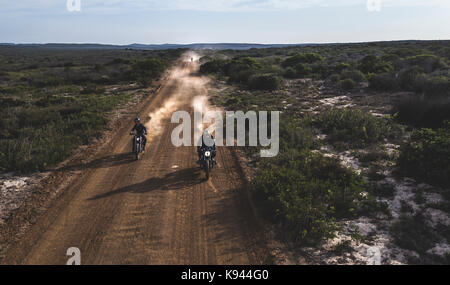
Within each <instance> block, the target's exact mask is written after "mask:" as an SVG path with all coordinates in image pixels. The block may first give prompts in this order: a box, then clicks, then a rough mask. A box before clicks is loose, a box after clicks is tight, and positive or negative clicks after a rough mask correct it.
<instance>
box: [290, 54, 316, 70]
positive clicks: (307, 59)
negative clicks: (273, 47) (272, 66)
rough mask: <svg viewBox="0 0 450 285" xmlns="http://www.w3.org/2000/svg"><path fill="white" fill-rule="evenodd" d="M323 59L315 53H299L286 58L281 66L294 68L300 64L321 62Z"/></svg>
mask: <svg viewBox="0 0 450 285" xmlns="http://www.w3.org/2000/svg"><path fill="white" fill-rule="evenodd" d="M322 60H323V57H322V56H321V55H320V54H317V53H301V54H296V55H294V56H292V57H289V58H287V59H286V60H285V61H284V62H283V63H282V65H283V66H284V67H294V66H297V65H298V64H301V63H314V62H317V61H322Z"/></svg>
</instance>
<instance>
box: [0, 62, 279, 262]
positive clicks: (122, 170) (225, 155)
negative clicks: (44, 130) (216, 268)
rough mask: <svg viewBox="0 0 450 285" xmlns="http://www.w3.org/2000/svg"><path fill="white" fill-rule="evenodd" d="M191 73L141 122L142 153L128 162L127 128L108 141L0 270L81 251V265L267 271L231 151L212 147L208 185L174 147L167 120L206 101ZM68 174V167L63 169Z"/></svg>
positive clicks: (178, 73) (182, 66)
mask: <svg viewBox="0 0 450 285" xmlns="http://www.w3.org/2000/svg"><path fill="white" fill-rule="evenodd" d="M197 68H198V66H197V65H196V63H191V62H190V58H189V59H188V60H184V61H183V60H180V62H179V63H178V64H177V66H176V67H174V68H173V69H172V70H171V72H170V74H169V76H168V78H167V79H166V81H165V82H164V83H163V85H162V87H161V88H160V90H159V91H158V92H157V93H156V94H154V95H152V96H151V97H150V98H149V99H148V100H146V101H145V102H144V104H146V105H145V106H144V107H143V108H142V111H141V112H140V115H141V117H142V118H144V119H145V118H146V117H147V115H148V114H150V116H151V117H152V121H151V123H150V124H148V127H149V133H150V135H149V142H148V148H147V153H145V154H144V156H143V157H142V159H141V160H139V161H134V160H133V157H132V155H131V154H130V150H131V137H130V136H129V135H128V132H129V129H131V125H127V124H125V125H124V126H123V127H122V128H120V129H118V130H117V132H115V133H114V137H113V139H112V140H111V141H112V143H111V144H110V145H109V147H108V148H106V150H105V151H104V152H102V154H101V155H99V156H97V157H95V159H94V160H92V161H91V162H89V163H87V164H86V165H83V166H72V167H73V168H74V169H77V170H79V171H82V175H81V178H80V179H77V180H76V181H75V183H71V184H70V185H68V186H67V187H65V189H64V192H63V194H62V195H61V196H60V197H58V199H57V200H56V201H54V202H53V203H52V206H51V207H50V208H49V209H48V210H47V211H46V212H45V214H43V215H42V216H41V217H39V219H37V222H36V223H35V224H33V225H32V226H31V227H30V228H29V229H28V230H27V232H26V233H25V234H24V235H23V237H22V238H21V239H20V240H18V241H17V242H14V244H13V245H11V246H10V247H9V248H8V250H7V252H6V254H5V257H4V258H3V260H2V263H4V264H65V263H66V262H67V260H68V258H69V257H68V256H66V251H67V249H68V248H70V247H78V248H79V249H80V251H81V263H82V264H267V263H271V259H270V257H269V254H268V251H267V249H266V247H265V243H264V241H263V240H261V237H262V235H261V233H260V232H259V229H258V227H257V226H256V223H255V220H254V216H253V214H252V211H251V210H250V206H249V202H248V200H247V198H246V197H247V196H246V194H245V190H244V187H245V186H244V185H245V182H244V180H243V174H242V170H241V168H240V166H239V165H238V161H237V159H236V156H235V154H234V152H233V150H232V149H230V148H228V147H219V148H218V151H217V160H218V162H219V166H218V167H217V168H215V169H213V172H212V179H211V180H210V181H209V182H205V181H204V179H203V177H204V174H203V173H202V172H201V171H200V170H199V168H198V165H197V164H196V163H195V161H196V159H197V157H196V150H195V147H179V148H176V147H174V146H173V145H172V143H171V139H170V138H171V132H172V130H173V128H175V127H176V124H171V123H170V116H171V112H173V111H175V110H177V109H179V110H188V111H191V112H192V100H193V99H194V97H196V96H206V95H207V90H206V88H205V84H204V82H205V81H204V80H205V79H204V78H202V77H199V76H196V75H195V71H196V70H197ZM69 167H71V166H69Z"/></svg>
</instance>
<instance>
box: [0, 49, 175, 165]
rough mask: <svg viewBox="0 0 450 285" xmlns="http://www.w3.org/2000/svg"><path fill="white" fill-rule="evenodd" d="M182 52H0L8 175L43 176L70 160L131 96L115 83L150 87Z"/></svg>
mask: <svg viewBox="0 0 450 285" xmlns="http://www.w3.org/2000/svg"><path fill="white" fill-rule="evenodd" d="M180 54H181V51H180V50H172V51H132V50H101V51H98V50H64V49H61V50H59V49H55V50H53V49H52V50H49V49H45V48H18V47H7V46H4V47H0V102H1V111H2V114H3V115H2V116H1V118H0V170H2V171H21V172H27V171H35V170H41V169H44V168H46V167H48V166H50V165H54V164H56V163H58V162H60V161H62V160H63V159H64V158H66V157H67V156H68V155H70V154H71V152H72V150H73V149H74V148H76V147H77V146H79V145H81V144H87V143H88V142H89V141H90V140H91V139H92V138H93V137H96V136H97V135H98V134H99V131H100V130H102V129H103V128H104V126H105V125H106V123H107V117H108V112H109V111H111V110H113V109H114V108H115V107H116V106H117V105H118V104H120V103H122V102H125V101H127V100H129V99H130V98H131V96H130V94H129V92H126V90H125V91H123V92H113V91H107V89H108V86H111V85H119V84H120V85H122V86H128V85H130V84H133V83H138V84H137V85H136V86H134V87H131V86H130V87H128V89H130V88H139V86H142V87H144V86H148V84H150V83H151V81H152V80H156V79H158V77H159V76H160V75H161V74H162V72H163V71H164V70H165V69H166V67H167V66H168V65H169V64H170V63H171V61H173V60H174V59H176V58H177V57H178V56H179V55H180ZM109 89H111V88H109ZM122 89H123V88H122Z"/></svg>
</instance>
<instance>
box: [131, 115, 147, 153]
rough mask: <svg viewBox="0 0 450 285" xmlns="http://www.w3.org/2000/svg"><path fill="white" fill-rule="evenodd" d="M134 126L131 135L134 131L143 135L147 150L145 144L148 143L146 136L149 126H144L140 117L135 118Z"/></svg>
mask: <svg viewBox="0 0 450 285" xmlns="http://www.w3.org/2000/svg"><path fill="white" fill-rule="evenodd" d="M134 123H135V124H134V127H133V128H132V129H131V132H130V135H132V134H133V132H134V131H136V135H137V136H141V137H142V143H143V146H144V148H143V150H145V145H146V144H147V137H146V136H145V135H146V134H147V128H146V127H145V126H144V124H142V123H141V119H140V118H139V117H137V118H135V119H134Z"/></svg>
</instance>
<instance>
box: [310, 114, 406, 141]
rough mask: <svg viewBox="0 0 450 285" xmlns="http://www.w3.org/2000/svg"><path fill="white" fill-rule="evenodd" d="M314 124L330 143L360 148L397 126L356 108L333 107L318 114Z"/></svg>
mask: <svg viewBox="0 0 450 285" xmlns="http://www.w3.org/2000/svg"><path fill="white" fill-rule="evenodd" d="M314 124H315V125H316V126H317V127H318V128H320V129H321V130H322V131H323V132H324V133H326V134H328V140H329V142H330V143H332V144H335V145H337V144H338V143H346V144H347V145H348V146H349V147H353V148H362V147H367V146H369V145H371V144H374V143H377V142H379V141H381V140H383V139H384V138H387V137H390V136H392V135H393V134H394V131H398V130H397V128H395V127H394V125H393V124H392V123H391V122H390V121H389V120H385V119H380V118H376V117H374V116H372V115H371V114H368V113H365V112H363V111H361V110H358V109H333V110H330V111H327V112H325V113H322V114H320V115H319V116H318V117H317V119H316V120H315V121H314Z"/></svg>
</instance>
